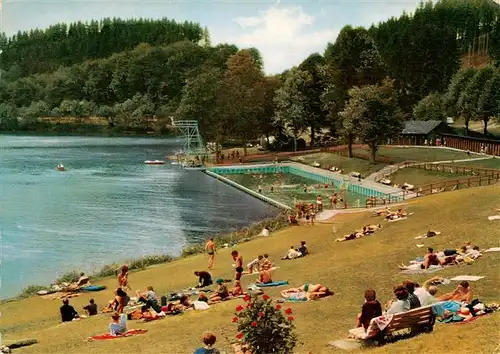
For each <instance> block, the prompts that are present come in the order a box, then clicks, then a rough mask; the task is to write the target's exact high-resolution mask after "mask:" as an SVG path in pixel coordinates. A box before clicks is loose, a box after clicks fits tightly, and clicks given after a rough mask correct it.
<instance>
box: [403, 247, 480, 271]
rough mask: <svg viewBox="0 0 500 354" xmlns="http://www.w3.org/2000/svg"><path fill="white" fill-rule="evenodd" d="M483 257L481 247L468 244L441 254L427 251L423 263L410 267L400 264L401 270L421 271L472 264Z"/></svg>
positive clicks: (416, 263)
mask: <svg viewBox="0 0 500 354" xmlns="http://www.w3.org/2000/svg"><path fill="white" fill-rule="evenodd" d="M480 256H481V252H479V247H477V246H473V245H471V243H470V242H467V243H466V244H465V245H463V246H461V247H460V248H459V249H445V250H443V251H441V252H434V249H433V248H432V247H429V248H428V249H427V254H426V255H425V256H424V258H423V261H421V262H419V261H413V262H412V264H410V265H404V264H400V265H399V269H401V270H420V269H429V268H431V267H432V266H433V267H440V266H441V267H442V266H446V265H450V264H459V263H461V262H464V263H472V262H473V261H474V260H475V259H477V258H479V257H480Z"/></svg>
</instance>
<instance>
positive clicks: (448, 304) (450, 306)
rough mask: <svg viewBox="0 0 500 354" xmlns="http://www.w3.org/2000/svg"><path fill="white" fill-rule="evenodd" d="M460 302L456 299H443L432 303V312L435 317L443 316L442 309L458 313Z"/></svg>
mask: <svg viewBox="0 0 500 354" xmlns="http://www.w3.org/2000/svg"><path fill="white" fill-rule="evenodd" d="M460 307H461V305H460V303H459V302H456V301H443V302H438V303H437V304H434V305H432V313H433V314H434V315H436V316H437V317H443V316H444V311H445V310H448V311H450V312H453V313H458V311H459V310H460Z"/></svg>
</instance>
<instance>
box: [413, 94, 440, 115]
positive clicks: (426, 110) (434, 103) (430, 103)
mask: <svg viewBox="0 0 500 354" xmlns="http://www.w3.org/2000/svg"><path fill="white" fill-rule="evenodd" d="M445 112H446V111H445V108H444V102H443V96H442V95H440V94H439V93H431V94H429V95H427V96H425V97H424V98H423V99H421V100H420V101H419V102H418V103H417V104H416V105H415V107H414V108H413V117H414V118H415V119H416V120H441V121H442V120H444V119H445V118H446V116H445Z"/></svg>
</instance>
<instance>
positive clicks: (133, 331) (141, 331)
mask: <svg viewBox="0 0 500 354" xmlns="http://www.w3.org/2000/svg"><path fill="white" fill-rule="evenodd" d="M147 331H148V330H147V329H129V330H128V331H127V332H126V333H124V334H120V335H118V336H113V335H111V334H109V333H106V334H99V335H97V336H92V337H89V340H104V339H116V338H123V337H130V336H133V335H136V334H144V333H146V332H147Z"/></svg>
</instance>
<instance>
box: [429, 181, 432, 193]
mask: <svg viewBox="0 0 500 354" xmlns="http://www.w3.org/2000/svg"><path fill="white" fill-rule="evenodd" d="M429 187H430V188H431V193H430V194H432V183H431V184H430V185H429Z"/></svg>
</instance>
